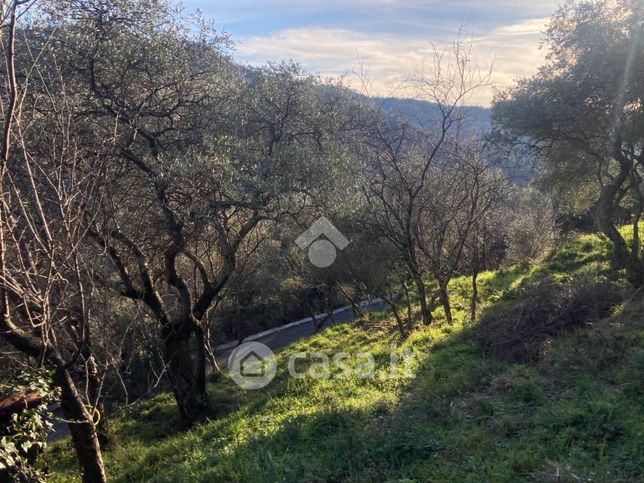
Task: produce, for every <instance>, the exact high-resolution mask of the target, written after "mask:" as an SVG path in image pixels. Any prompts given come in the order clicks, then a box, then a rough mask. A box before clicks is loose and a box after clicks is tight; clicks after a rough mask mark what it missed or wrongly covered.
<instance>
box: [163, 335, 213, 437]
mask: <svg viewBox="0 0 644 483" xmlns="http://www.w3.org/2000/svg"><path fill="white" fill-rule="evenodd" d="M186 332H187V331H185V330H184V331H183V333H181V334H178V333H174V334H172V333H170V334H169V336H167V337H164V362H165V364H166V368H167V371H168V379H169V380H170V386H171V387H172V393H173V394H174V398H175V400H176V401H177V406H178V408H179V417H180V418H181V423H182V425H183V426H184V427H190V426H192V425H194V424H195V423H198V422H199V421H201V420H202V419H203V418H204V417H205V415H206V414H207V411H208V395H207V393H206V388H205V375H204V379H203V381H202V380H201V377H200V376H199V377H198V375H197V369H196V365H198V364H195V361H194V360H193V358H192V353H193V352H192V350H191V349H192V346H191V344H190V342H191V339H190V332H187V335H186Z"/></svg>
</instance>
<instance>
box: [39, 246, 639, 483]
mask: <svg viewBox="0 0 644 483" xmlns="http://www.w3.org/2000/svg"><path fill="white" fill-rule="evenodd" d="M607 257H608V254H607V251H606V243H605V242H603V241H601V240H600V239H599V238H597V237H588V236H587V237H581V238H580V239H578V240H575V241H572V242H571V243H569V244H568V245H567V246H566V247H564V248H563V249H562V250H560V251H558V252H556V253H554V254H553V255H552V256H551V257H549V259H548V260H546V261H545V262H543V263H542V264H541V265H538V266H534V267H530V266H527V265H522V266H513V267H507V268H505V269H502V270H499V271H496V272H485V273H483V274H482V275H481V278H480V296H481V306H482V307H481V308H482V310H489V309H490V308H493V307H495V306H497V305H498V304H506V303H508V302H509V301H512V300H516V299H520V297H521V296H522V295H521V294H522V288H523V287H525V286H529V285H531V284H534V283H535V280H537V279H540V278H543V277H544V276H548V277H551V278H553V277H554V278H556V277H559V278H561V279H562V280H565V279H569V278H571V277H572V278H574V277H577V276H578V275H579V274H582V273H584V272H588V271H593V270H595V268H597V267H603V262H604V261H605V260H607ZM589 267H590V268H589ZM594 273H595V274H596V276H597V277H614V278H619V274H618V273H609V272H599V273H598V272H597V271H595V272H594ZM467 286H468V280H467V279H466V278H458V279H455V280H454V281H453V282H452V285H451V286H450V289H451V296H452V299H453V302H454V306H455V307H457V310H455V321H454V324H453V325H448V324H445V322H444V320H443V318H442V315H441V313H440V310H439V309H437V310H436V312H435V314H434V315H435V323H434V324H433V325H432V326H430V327H425V328H422V329H419V330H417V331H416V332H414V333H412V334H411V335H410V337H409V338H408V339H406V340H405V341H404V342H403V343H401V342H400V339H399V337H398V335H397V333H396V330H395V328H394V325H395V324H394V322H393V320H391V318H388V317H386V316H381V317H375V318H374V319H373V320H370V321H363V322H362V323H359V324H344V325H338V326H334V327H332V328H329V329H327V330H326V331H324V332H322V333H320V334H317V335H316V336H314V337H312V338H310V339H307V340H302V341H300V342H298V343H296V344H294V345H292V346H290V347H288V348H287V349H285V350H283V351H280V352H279V353H278V354H277V358H278V368H280V369H279V370H278V376H277V378H276V379H275V380H274V381H273V383H272V384H270V385H269V386H268V387H267V388H266V389H264V390H262V391H243V390H241V389H239V388H238V387H237V386H235V385H234V384H232V383H231V381H229V380H227V378H225V377H222V378H220V380H219V381H218V382H217V384H214V385H211V386H210V393H211V395H212V398H213V400H214V401H215V403H216V406H217V407H216V414H213V419H212V420H211V421H210V422H208V423H206V424H203V425H201V426H198V427H196V428H194V429H192V430H190V431H188V432H183V433H174V432H173V431H172V430H173V427H174V424H175V423H176V421H175V420H174V419H173V418H174V417H175V416H174V408H173V403H172V398H171V397H170V396H169V395H161V396H158V397H157V398H155V399H153V400H150V401H146V402H143V403H141V404H139V405H137V406H136V407H134V408H132V409H131V410H130V411H129V412H128V413H127V414H125V415H124V416H123V417H122V418H119V419H117V420H116V421H114V424H113V427H114V431H115V437H116V438H117V441H118V444H117V445H115V447H114V449H112V450H110V451H109V452H107V453H106V455H105V457H106V464H107V471H108V475H109V476H110V477H111V479H112V480H113V481H173V482H174V481H178V482H181V481H186V482H187V481H191V482H192V481H233V482H234V481H254V482H256V481H259V482H264V481H265V482H273V481H361V482H362V481H471V482H479V481H508V482H513V481H584V480H590V479H592V480H593V481H638V480H641V479H642V478H643V477H644V474H643V473H642V468H644V445H643V443H642V441H644V437H643V436H644V404H643V401H644V399H643V398H642V394H644V385H643V384H642V381H644V325H642V324H643V323H642V318H641V313H642V310H643V309H644V305H643V304H644V302H642V301H641V299H636V300H633V301H631V302H628V303H626V304H624V305H623V306H622V308H621V309H620V310H619V311H617V312H616V313H615V314H614V315H613V316H611V317H609V318H607V319H604V320H602V321H598V322H597V323H595V324H594V325H593V326H591V327H584V328H579V329H576V330H574V331H573V332H571V333H568V334H565V335H562V336H560V337H557V338H553V339H552V340H551V341H550V343H549V344H548V345H547V346H546V347H544V352H543V355H542V358H541V359H540V361H539V362H538V363H537V364H532V365H526V364H510V363H504V362H501V361H498V360H495V359H490V358H487V357H486V356H485V355H484V354H483V353H482V351H481V349H480V347H479V346H478V345H477V343H476V342H475V341H474V339H473V337H472V332H473V329H474V328H473V327H471V326H470V325H469V322H465V321H467V320H468V316H467V297H468V296H469V294H468V289H467ZM461 307H462V309H461ZM392 344H395V345H396V348H395V350H396V351H398V352H402V351H405V350H410V351H413V353H414V354H415V356H416V365H415V368H414V374H415V378H414V379H406V378H404V377H402V376H400V377H384V375H385V372H386V371H385V369H386V364H387V361H388V355H389V351H390V350H391V346H392ZM293 351H322V352H326V353H334V352H336V351H346V352H349V353H352V354H354V353H357V352H362V351H370V352H372V353H373V354H374V358H375V360H376V366H377V369H378V371H377V373H378V376H377V377H376V378H375V379H374V380H368V379H356V378H349V379H344V380H337V379H330V380H310V379H304V380H295V379H291V378H289V377H288V376H287V374H286V371H285V369H284V367H285V362H286V359H287V358H288V356H289V354H290V353H292V352H293ZM48 460H49V461H50V462H51V464H52V466H53V468H54V470H55V474H54V478H53V479H54V481H75V480H77V476H76V475H75V467H74V464H73V460H72V459H71V458H70V457H69V451H68V450H67V449H66V447H65V443H61V444H57V445H56V446H55V447H54V448H53V449H52V450H51V451H50V453H49V456H48Z"/></svg>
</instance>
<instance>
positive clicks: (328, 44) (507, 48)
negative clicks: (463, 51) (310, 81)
mask: <svg viewBox="0 0 644 483" xmlns="http://www.w3.org/2000/svg"><path fill="white" fill-rule="evenodd" d="M354 1H360V0H354ZM390 1H392V2H393V1H396V0H390ZM546 24H547V19H546V18H534V19H529V20H524V21H520V22H516V23H513V24H510V25H506V26H502V27H499V28H496V29H493V30H491V31H489V32H487V33H484V34H482V35H474V37H473V55H474V59H475V61H476V62H477V63H478V64H479V65H480V66H481V67H482V68H485V69H486V68H489V67H490V65H492V64H493V66H494V68H493V77H492V81H493V82H494V84H495V85H496V86H497V87H500V88H502V87H504V86H507V85H509V84H510V83H511V82H512V81H513V80H514V79H516V78H518V77H522V76H528V75H531V74H533V73H534V72H535V71H536V69H537V67H538V66H539V65H541V63H542V62H543V56H544V53H543V52H542V51H541V50H540V49H539V42H540V39H541V32H542V31H543V30H545V25H546ZM432 40H433V41H435V42H437V43H438V44H440V43H444V42H447V41H449V40H452V39H450V38H442V39H427V38H418V37H413V38H406V37H401V36H396V35H392V34H373V33H363V32H356V31H352V30H344V29H330V28H321V27H318V28H306V29H286V30H281V31H279V32H275V33H273V34H271V35H268V36H257V37H249V38H246V39H242V41H241V42H240V43H239V45H238V47H237V54H238V58H240V60H243V61H246V62H249V63H250V64H254V65H259V64H264V63H265V62H267V61H274V60H280V59H293V60H295V61H298V62H301V63H302V64H303V65H304V66H305V67H306V68H307V69H309V70H310V71H313V72H318V73H320V74H321V75H323V76H338V75H343V74H345V73H347V72H352V71H353V72H355V71H358V70H359V69H360V66H361V65H362V66H363V67H364V68H365V69H366V70H367V72H368V74H369V78H370V79H371V81H372V84H373V86H372V87H373V90H374V93H376V94H379V95H389V94H391V93H392V90H393V89H394V88H395V87H396V86H397V85H398V84H399V83H400V81H401V80H403V79H404V78H405V77H407V76H408V75H409V74H411V73H413V72H415V71H417V70H419V69H420V68H421V66H422V65H423V62H424V60H425V59H426V58H427V55H428V53H429V52H431V41H432ZM492 90H493V89H492V87H489V88H484V89H481V90H479V91H478V92H476V93H475V94H474V95H473V96H472V98H471V99H470V102H472V103H474V104H480V105H488V104H489V102H490V101H491V98H492Z"/></svg>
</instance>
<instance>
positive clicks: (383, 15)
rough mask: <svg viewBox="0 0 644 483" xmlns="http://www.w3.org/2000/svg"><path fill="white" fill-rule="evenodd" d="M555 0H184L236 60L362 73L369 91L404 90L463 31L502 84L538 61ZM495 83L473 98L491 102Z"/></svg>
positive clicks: (331, 73)
mask: <svg viewBox="0 0 644 483" xmlns="http://www.w3.org/2000/svg"><path fill="white" fill-rule="evenodd" d="M559 3H560V2H559V0H541V1H539V2H537V1H534V0H532V1H513V0H451V1H445V0H318V1H314V0H236V1H224V0H185V1H184V5H185V6H187V7H188V8H190V9H199V10H201V11H202V12H203V13H204V14H205V15H206V16H208V17H210V18H213V19H214V20H215V24H216V25H217V26H218V28H219V29H220V30H224V31H226V32H228V33H230V34H231V36H232V38H233V40H234V41H235V42H236V47H235V51H234V55H235V57H236V59H237V60H238V61H240V62H243V63H248V64H251V65H261V64H264V63H266V62H267V61H275V60H280V59H293V60H296V61H298V62H300V63H302V64H303V65H304V66H305V67H306V68H307V69H308V70H310V71H311V72H315V73H319V74H321V75H323V76H340V75H346V74H348V80H349V82H351V83H352V85H354V86H356V87H357V85H358V84H359V82H358V80H357V78H355V76H352V75H351V73H352V72H357V71H361V70H365V71H366V72H367V74H368V77H369V79H370V81H371V83H372V90H373V92H372V93H373V94H377V95H389V94H394V95H401V94H400V91H395V90H394V89H395V88H396V86H398V85H399V84H400V81H401V80H402V79H403V78H405V77H407V76H409V75H411V74H413V73H414V72H417V71H418V70H419V69H420V68H421V67H422V65H423V61H424V60H426V59H427V55H428V52H430V49H431V46H432V45H436V46H441V45H445V44H446V43H447V42H449V41H451V40H453V39H454V38H455V36H456V34H457V32H458V30H459V28H462V29H463V30H464V31H466V32H467V36H468V37H472V38H473V53H474V56H475V60H476V62H477V63H478V64H479V65H480V66H481V67H483V68H489V67H490V66H493V78H492V81H493V83H494V84H495V86H496V87H498V88H502V87H504V86H506V85H508V84H510V83H512V81H513V80H514V79H516V78H518V77H521V76H527V75H531V74H532V73H533V72H534V71H535V70H536V68H537V67H538V66H539V65H540V63H541V62H542V59H543V56H544V52H543V51H542V50H540V49H539V43H540V39H541V33H542V32H543V31H544V30H545V27H546V24H547V21H548V18H549V16H550V15H551V14H552V13H553V12H554V10H555V9H556V7H557V5H558V4H559ZM491 97H492V87H490V88H485V89H482V90H480V91H478V92H477V93H475V94H474V95H473V97H472V98H471V99H470V103H472V104H479V105H488V104H489V102H490V100H491Z"/></svg>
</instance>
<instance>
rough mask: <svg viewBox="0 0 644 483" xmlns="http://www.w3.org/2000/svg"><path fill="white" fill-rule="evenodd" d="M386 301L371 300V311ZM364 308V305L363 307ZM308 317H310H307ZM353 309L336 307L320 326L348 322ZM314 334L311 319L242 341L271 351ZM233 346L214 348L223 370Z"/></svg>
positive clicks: (378, 309) (323, 327) (326, 326)
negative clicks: (260, 345)
mask: <svg viewBox="0 0 644 483" xmlns="http://www.w3.org/2000/svg"><path fill="white" fill-rule="evenodd" d="M386 306H387V305H386V303H384V302H382V301H380V300H379V301H377V302H372V304H371V310H372V311H373V312H381V311H382V310H384V309H385V307H386ZM365 308H366V307H365ZM365 308H363V310H364V309H365ZM321 317H322V315H318V316H316V318H317V320H320V318H321ZM309 319H310V318H309ZM353 319H354V317H353V311H352V310H351V308H350V307H344V308H342V309H338V311H337V312H335V313H334V314H333V317H332V318H331V319H329V320H328V321H326V322H325V324H324V325H323V326H322V330H324V329H326V328H328V327H331V326H333V325H337V324H341V323H343V322H348V321H350V320H353ZM314 334H315V326H314V325H313V321H312V320H308V321H305V322H302V323H300V324H298V325H292V324H287V325H286V326H283V327H278V328H276V329H275V332H272V333H270V334H266V335H262V336H260V337H256V336H249V337H247V338H246V339H244V341H251V340H252V341H253V342H260V343H262V344H264V345H266V346H268V348H270V349H271V350H272V351H276V350H278V349H281V348H282V347H286V346H287V345H289V344H291V343H292V342H295V341H296V340H299V339H304V338H306V337H311V336H312V335H314ZM234 349H235V348H234V347H226V348H222V349H219V350H215V358H216V360H217V365H218V366H219V368H220V369H222V370H225V369H226V366H227V364H228V358H229V357H230V354H231V352H232V351H233V350H234Z"/></svg>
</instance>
